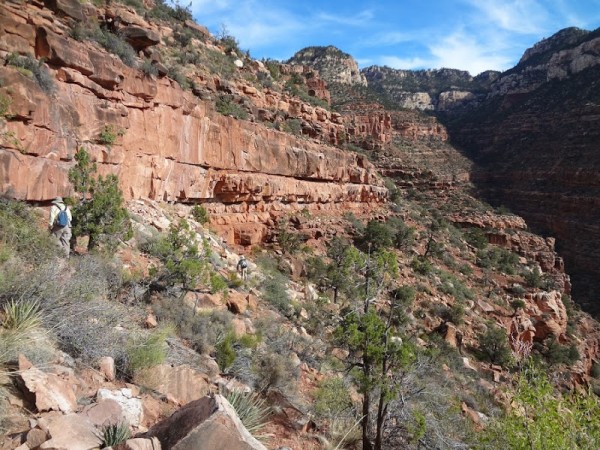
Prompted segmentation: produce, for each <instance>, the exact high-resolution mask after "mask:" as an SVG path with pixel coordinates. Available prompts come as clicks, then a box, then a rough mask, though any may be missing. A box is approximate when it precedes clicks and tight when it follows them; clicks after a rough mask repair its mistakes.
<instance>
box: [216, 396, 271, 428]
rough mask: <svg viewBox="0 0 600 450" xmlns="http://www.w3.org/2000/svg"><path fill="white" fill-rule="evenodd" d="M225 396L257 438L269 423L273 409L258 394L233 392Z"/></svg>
mask: <svg viewBox="0 0 600 450" xmlns="http://www.w3.org/2000/svg"><path fill="white" fill-rule="evenodd" d="M224 396H225V398H226V399H227V401H228V402H229V403H231V406H233V409H235V412H236V413H237V415H238V417H239V418H240V420H241V421H242V423H243V424H244V426H245V427H246V429H247V430H248V431H249V432H250V433H251V434H252V435H254V436H256V433H258V432H259V431H260V430H261V429H262V428H264V426H265V425H266V424H267V423H268V422H269V420H268V419H269V415H270V414H271V407H270V406H269V405H267V402H266V401H265V400H264V399H263V398H260V397H259V396H258V394H256V393H254V392H252V393H245V392H242V391H236V390H233V391H228V392H225V393H224Z"/></svg>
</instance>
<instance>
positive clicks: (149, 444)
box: [113, 438, 161, 450]
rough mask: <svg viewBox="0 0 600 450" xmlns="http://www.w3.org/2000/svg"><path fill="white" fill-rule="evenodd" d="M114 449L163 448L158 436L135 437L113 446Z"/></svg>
mask: <svg viewBox="0 0 600 450" xmlns="http://www.w3.org/2000/svg"><path fill="white" fill-rule="evenodd" d="M113 450H161V445H160V441H159V440H158V439H157V438H152V439H145V438H135V439H128V440H127V441H126V442H125V443H123V444H119V445H117V446H115V447H113Z"/></svg>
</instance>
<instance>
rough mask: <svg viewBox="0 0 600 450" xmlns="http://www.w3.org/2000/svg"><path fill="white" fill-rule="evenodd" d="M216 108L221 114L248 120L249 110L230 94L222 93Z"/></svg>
mask: <svg viewBox="0 0 600 450" xmlns="http://www.w3.org/2000/svg"><path fill="white" fill-rule="evenodd" d="M215 108H216V110H217V112H218V113H219V114H223V115H224V116H231V117H233V118H235V119H239V120H246V119H247V118H248V111H246V109H245V108H244V107H243V106H241V105H240V104H238V103H236V102H235V101H234V100H233V97H232V96H230V95H221V96H220V97H219V98H218V99H217V102H216V103H215Z"/></svg>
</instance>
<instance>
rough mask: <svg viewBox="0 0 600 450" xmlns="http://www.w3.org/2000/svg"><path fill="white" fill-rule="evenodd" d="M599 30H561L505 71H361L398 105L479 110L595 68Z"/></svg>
mask: <svg viewBox="0 0 600 450" xmlns="http://www.w3.org/2000/svg"><path fill="white" fill-rule="evenodd" d="M599 49H600V38H599V37H598V32H597V31H594V32H589V31H585V30H580V29H577V28H568V29H565V30H561V31H559V32H558V33H556V34H555V35H553V36H551V37H550V38H548V39H544V40H543V41H541V42H539V43H537V44H536V45H535V46H534V47H532V48H530V49H528V50H527V51H525V53H524V55H523V57H522V58H521V60H520V62H519V64H518V65H517V66H516V67H514V68H513V69H510V70H508V71H506V72H504V73H500V72H495V71H486V72H483V73H481V74H479V75H477V76H471V75H470V74H469V73H468V72H465V71H460V70H455V69H434V70H417V71H412V70H396V69H391V68H389V67H378V66H371V67H367V68H365V69H363V70H362V73H364V75H365V76H366V79H367V81H368V83H369V86H371V87H374V88H377V89H379V90H381V91H383V92H384V93H385V95H386V96H387V97H388V98H389V100H390V101H392V102H394V103H396V104H397V105H398V106H400V107H403V108H410V109H420V110H425V111H437V112H445V113H452V112H453V111H457V112H458V113H460V110H463V109H472V108H476V107H479V106H483V105H484V104H485V102H486V101H489V100H492V99H493V98H494V97H498V96H505V95H511V94H523V93H528V92H532V91H533V90H535V89H537V88H538V87H540V86H541V85H542V84H544V83H547V82H549V81H552V80H563V79H565V78H567V77H569V76H570V75H574V74H577V73H579V72H582V71H585V70H586V69H588V68H590V67H594V66H596V65H598V64H600V51H599Z"/></svg>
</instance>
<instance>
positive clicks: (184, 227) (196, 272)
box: [141, 219, 211, 295]
mask: <svg viewBox="0 0 600 450" xmlns="http://www.w3.org/2000/svg"><path fill="white" fill-rule="evenodd" d="M197 239H198V238H197V235H196V232H195V231H194V230H192V229H191V227H190V225H189V223H188V222H187V221H186V220H185V219H181V220H180V221H179V223H171V226H170V227H169V232H168V233H167V234H164V235H161V236H159V237H158V238H156V239H151V240H148V241H146V242H144V243H142V245H141V247H142V251H144V252H146V253H148V254H150V255H152V256H155V257H156V258H158V259H159V260H160V262H161V266H160V267H158V268H157V269H156V270H155V273H154V274H153V277H154V280H155V281H154V283H156V284H157V285H159V286H164V287H172V286H175V285H177V284H181V286H182V288H183V290H184V292H183V295H185V292H186V291H189V290H190V289H192V288H195V287H196V286H197V284H198V283H201V284H204V285H207V284H209V283H210V275H211V272H210V261H209V258H210V248H209V247H208V244H207V243H206V241H204V242H202V243H200V242H198V240H197Z"/></svg>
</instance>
